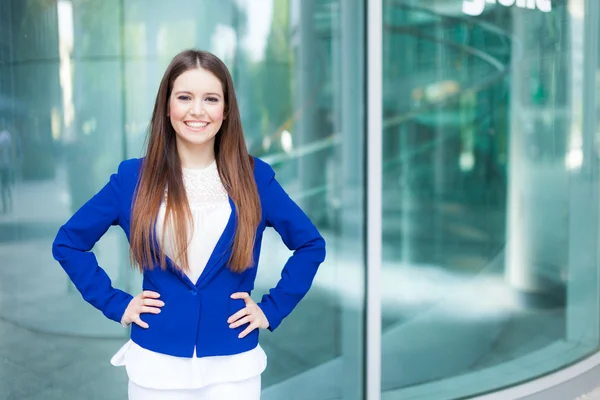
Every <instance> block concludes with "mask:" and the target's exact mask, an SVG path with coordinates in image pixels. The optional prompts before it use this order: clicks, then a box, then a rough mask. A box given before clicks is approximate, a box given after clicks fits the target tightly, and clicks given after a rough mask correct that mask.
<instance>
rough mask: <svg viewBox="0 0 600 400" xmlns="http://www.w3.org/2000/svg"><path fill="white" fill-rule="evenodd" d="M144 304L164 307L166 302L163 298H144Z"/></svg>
mask: <svg viewBox="0 0 600 400" xmlns="http://www.w3.org/2000/svg"><path fill="white" fill-rule="evenodd" d="M142 304H143V305H145V306H154V307H162V306H164V305H165V302H164V301H162V300H154V299H144V300H142Z"/></svg>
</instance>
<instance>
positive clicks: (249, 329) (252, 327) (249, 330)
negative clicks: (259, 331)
mask: <svg viewBox="0 0 600 400" xmlns="http://www.w3.org/2000/svg"><path fill="white" fill-rule="evenodd" d="M255 329H256V325H255V324H254V323H251V324H250V325H248V327H247V328H246V329H244V331H243V332H242V333H240V334H239V335H238V338H240V339H242V338H244V337H246V335H247V334H249V333H250V332H252V331H253V330H255Z"/></svg>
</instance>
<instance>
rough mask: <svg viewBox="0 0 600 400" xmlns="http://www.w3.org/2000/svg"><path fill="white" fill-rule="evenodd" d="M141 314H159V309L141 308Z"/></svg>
mask: <svg viewBox="0 0 600 400" xmlns="http://www.w3.org/2000/svg"><path fill="white" fill-rule="evenodd" d="M141 313H149V314H160V308H156V307H142V310H141Z"/></svg>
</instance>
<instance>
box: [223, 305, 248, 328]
mask: <svg viewBox="0 0 600 400" xmlns="http://www.w3.org/2000/svg"><path fill="white" fill-rule="evenodd" d="M248 314H250V310H248V309H247V308H246V307H244V308H242V309H241V310H240V311H238V312H236V313H235V314H233V315H232V316H231V317H229V318H228V319H227V323H228V324H230V323H232V322H233V321H237V320H238V319H240V318H242V317H244V316H246V315H248Z"/></svg>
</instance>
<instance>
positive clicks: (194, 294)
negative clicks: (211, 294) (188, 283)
mask: <svg viewBox="0 0 600 400" xmlns="http://www.w3.org/2000/svg"><path fill="white" fill-rule="evenodd" d="M190 294H191V295H192V296H198V292H196V291H195V290H193V289H192V290H190Z"/></svg>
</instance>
